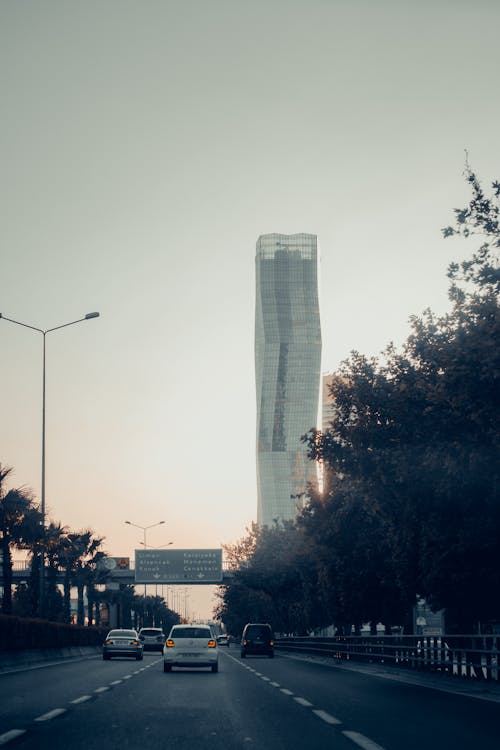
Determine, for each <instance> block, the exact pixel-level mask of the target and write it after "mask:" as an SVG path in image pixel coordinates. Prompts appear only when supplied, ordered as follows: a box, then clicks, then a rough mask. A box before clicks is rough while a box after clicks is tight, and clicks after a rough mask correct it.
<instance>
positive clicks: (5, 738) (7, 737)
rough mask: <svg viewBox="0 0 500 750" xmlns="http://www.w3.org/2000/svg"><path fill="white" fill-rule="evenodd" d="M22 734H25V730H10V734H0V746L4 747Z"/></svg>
mask: <svg viewBox="0 0 500 750" xmlns="http://www.w3.org/2000/svg"><path fill="white" fill-rule="evenodd" d="M22 734H26V729H11V730H10V732H4V734H0V745H6V744H7V742H10V741H11V740H15V739H16V737H20V736H21V735H22Z"/></svg>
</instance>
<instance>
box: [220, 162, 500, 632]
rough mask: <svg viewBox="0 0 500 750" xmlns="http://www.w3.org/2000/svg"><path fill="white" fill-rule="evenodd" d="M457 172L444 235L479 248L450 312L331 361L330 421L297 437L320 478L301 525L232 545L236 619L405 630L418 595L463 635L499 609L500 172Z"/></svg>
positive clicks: (226, 608) (226, 604) (230, 612)
mask: <svg viewBox="0 0 500 750" xmlns="http://www.w3.org/2000/svg"><path fill="white" fill-rule="evenodd" d="M465 177H466V180H467V182H468V184H469V185H470V187H471V190H472V197H471V200H470V202H469V204H468V205H467V206H466V207H465V208H463V209H456V210H455V212H454V214H455V224H454V226H449V227H446V228H445V229H444V230H443V235H444V236H445V237H453V236H458V237H464V238H474V237H475V236H478V237H479V238H480V241H481V244H480V246H479V248H477V249H476V250H475V251H474V252H473V254H472V257H471V259H470V260H466V261H463V262H461V263H452V264H451V265H450V267H449V269H448V276H449V279H450V282H451V284H450V290H449V296H450V301H451V309H450V311H449V312H448V313H447V314H446V315H443V316H436V315H434V314H433V313H432V312H431V311H430V310H427V311H425V312H424V313H423V315H421V316H414V317H412V318H411V320H410V325H411V330H410V335H409V337H408V339H407V341H406V342H405V344H404V345H403V346H402V348H401V349H400V350H397V349H396V348H395V347H394V346H393V345H390V346H388V347H387V349H386V350H385V352H383V353H382V355H381V356H380V357H379V358H376V357H366V356H364V355H363V354H360V353H358V352H353V353H352V354H351V356H350V357H349V358H348V359H347V360H346V361H344V362H343V363H342V364H341V366H340V368H339V370H338V372H337V373H335V377H334V378H333V381H332V385H331V394H330V396H331V399H332V402H333V406H334V409H333V419H332V422H331V424H330V426H329V427H328V429H326V430H325V431H324V432H321V431H314V430H313V431H311V432H310V433H309V434H308V435H307V436H305V437H304V440H305V441H306V442H307V445H308V450H309V456H310V458H311V459H312V460H314V461H319V462H321V464H322V466H323V468H324V475H325V479H326V482H327V487H326V488H325V490H324V492H322V493H321V494H320V493H319V492H317V491H316V490H314V489H313V488H309V502H308V504H307V507H306V508H305V510H304V512H303V513H302V515H301V516H299V518H298V519H297V523H295V524H291V525H287V524H285V525H282V526H278V525H276V526H275V527H274V528H272V529H266V528H264V529H258V528H256V527H254V528H252V530H251V531H250V533H249V536H248V538H247V539H246V540H242V541H241V542H240V543H239V545H238V552H241V551H243V553H244V554H243V559H242V563H244V564H242V566H241V567H240V570H239V571H238V573H237V574H236V575H235V581H234V584H231V585H230V586H228V587H226V588H225V589H223V590H222V592H221V604H220V606H219V613H220V615H221V616H222V618H223V619H224V618H226V620H229V621H230V622H231V623H233V622H234V623H235V626H234V627H235V628H236V629H238V630H239V629H240V628H241V624H242V623H243V621H246V620H247V619H250V614H253V613H254V612H258V613H259V614H260V613H261V612H262V611H263V612H264V613H266V614H267V615H268V616H267V618H266V619H268V620H270V621H271V620H272V621H273V623H276V624H275V625H274V627H275V629H279V630H285V631H288V630H293V631H294V632H300V631H301V630H302V629H311V628H314V627H320V626H321V625H323V624H330V623H334V624H335V625H336V626H337V628H338V629H339V630H343V629H345V628H347V629H348V630H350V628H351V627H352V626H354V627H359V625H360V624H361V623H366V622H371V623H372V624H375V623H377V622H383V623H384V624H385V625H386V627H387V628H388V629H389V628H390V627H391V626H393V625H405V626H409V625H410V621H411V610H412V606H413V604H414V602H415V600H416V597H417V596H425V597H426V598H427V599H428V601H429V602H430V603H431V605H432V606H433V607H434V608H436V609H438V608H445V609H446V610H447V614H448V624H449V626H450V627H456V628H460V629H461V630H462V631H465V630H468V629H470V628H472V627H474V625H475V623H477V621H482V622H487V621H488V620H500V603H499V600H498V597H497V596H496V592H497V591H498V590H499V588H500V566H499V565H498V560H499V559H500V534H499V529H500V501H499V497H498V489H497V488H498V484H499V482H498V480H499V465H498V455H499V434H498V414H499V412H500V409H499V407H500V404H499V394H500V388H499V382H498V379H499V372H500V359H499V346H498V344H499V315H498V313H499V309H498V302H499V299H498V293H499V282H500V278H499V270H498V251H499V248H500V229H499V205H498V202H499V196H500V183H499V182H493V191H492V194H491V195H490V196H487V195H486V194H485V192H484V191H483V189H482V187H481V184H480V182H479V180H478V179H477V177H476V175H475V174H474V173H473V172H472V171H471V169H470V167H469V165H468V164H466V170H465ZM232 553H234V556H235V558H236V559H237V558H238V554H236V551H235V550H233V551H232ZM245 554H246V557H245ZM256 603H258V605H259V607H261V609H259V608H258V607H257V606H256ZM252 607H253V608H254V609H253V610H252Z"/></svg>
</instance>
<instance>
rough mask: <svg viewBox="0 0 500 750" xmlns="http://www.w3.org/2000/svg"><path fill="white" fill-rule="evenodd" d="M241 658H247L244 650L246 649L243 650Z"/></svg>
mask: <svg viewBox="0 0 500 750" xmlns="http://www.w3.org/2000/svg"><path fill="white" fill-rule="evenodd" d="M241 658H242V659H245V658H246V654H245V652H244V651H242V652H241Z"/></svg>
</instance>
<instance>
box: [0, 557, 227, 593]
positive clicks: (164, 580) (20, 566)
mask: <svg viewBox="0 0 500 750" xmlns="http://www.w3.org/2000/svg"><path fill="white" fill-rule="evenodd" d="M139 552H142V550H139ZM105 559H111V560H120V559H122V560H123V559H128V558H105ZM151 570H154V569H150V574H146V575H144V571H143V569H142V568H139V569H138V568H136V566H135V565H133V564H130V563H129V564H128V567H119V566H118V565H116V566H115V567H113V568H106V567H104V566H103V567H102V568H101V569H100V570H99V573H100V576H99V578H100V580H98V581H96V583H97V585H104V586H108V584H111V585H110V586H109V588H115V587H116V586H117V585H119V584H124V585H126V586H138V585H143V584H158V585H161V584H165V585H169V586H175V585H179V586H186V585H189V586H199V585H202V586H203V585H205V586H207V585H210V586H217V585H224V584H228V583H231V581H232V580H233V577H234V572H235V568H234V567H233V566H230V565H229V563H227V562H225V561H221V565H220V569H219V570H218V571H212V573H211V575H210V577H208V576H207V577H201V578H200V573H195V574H192V572H191V571H187V572H182V571H181V572H179V571H178V570H177V571H175V575H174V576H172V575H171V576H168V575H163V574H160V575H158V576H157V577H155V575H156V574H155V573H154V572H151ZM30 572H31V567H30V563H29V560H16V561H14V563H13V571H12V583H13V584H14V585H17V584H19V583H24V582H27V581H28V578H29V575H30ZM138 573H139V575H138ZM45 575H47V568H46V569H45ZM145 578H147V580H145ZM56 582H57V583H60V584H62V583H64V569H63V568H59V569H58V570H57V573H56ZM2 584H3V568H2V567H1V566H0V586H1V585H2ZM72 585H73V582H72Z"/></svg>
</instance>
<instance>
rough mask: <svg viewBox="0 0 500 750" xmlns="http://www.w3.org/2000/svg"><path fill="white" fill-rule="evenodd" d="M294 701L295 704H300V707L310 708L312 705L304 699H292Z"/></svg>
mask: <svg viewBox="0 0 500 750" xmlns="http://www.w3.org/2000/svg"><path fill="white" fill-rule="evenodd" d="M294 701H297V703H300V705H301V706H305V707H306V708H311V706H312V703H309V701H306V699H305V698H297V697H295V698H294Z"/></svg>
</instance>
